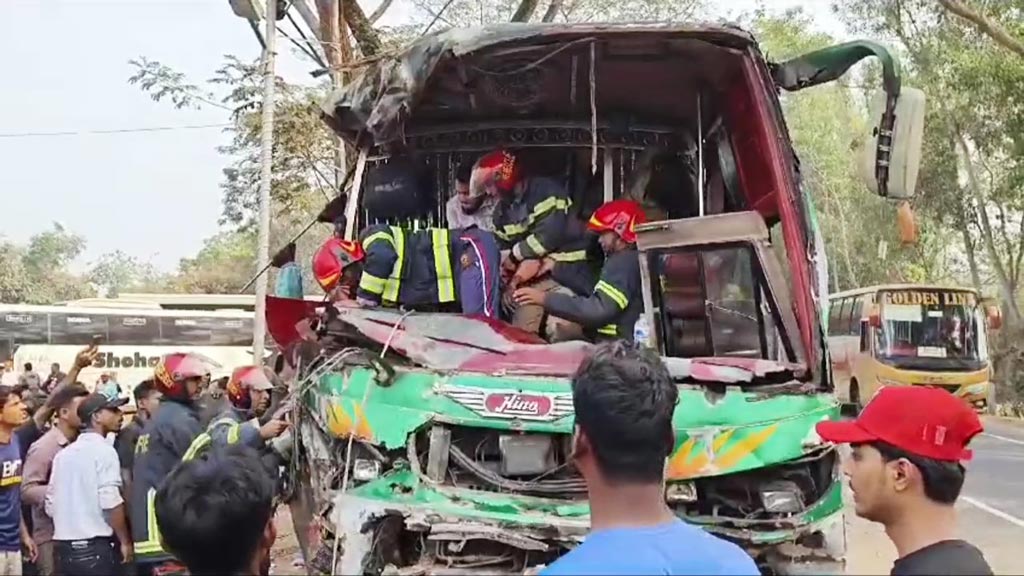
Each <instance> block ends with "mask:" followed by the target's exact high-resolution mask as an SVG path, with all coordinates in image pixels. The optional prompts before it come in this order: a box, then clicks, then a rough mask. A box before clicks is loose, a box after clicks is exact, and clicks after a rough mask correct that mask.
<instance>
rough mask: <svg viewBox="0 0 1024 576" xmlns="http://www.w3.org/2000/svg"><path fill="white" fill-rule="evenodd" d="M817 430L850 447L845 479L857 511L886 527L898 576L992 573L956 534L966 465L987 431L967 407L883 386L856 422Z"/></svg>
mask: <svg viewBox="0 0 1024 576" xmlns="http://www.w3.org/2000/svg"><path fill="white" fill-rule="evenodd" d="M817 431H818V435H820V436H821V437H822V438H823V439H824V440H827V441H829V442H835V443H842V444H849V445H850V448H851V454H850V457H849V458H847V459H846V460H845V461H844V463H843V474H844V475H845V476H846V477H847V479H848V480H849V482H850V488H851V490H852V491H853V501H854V505H855V511H856V512H857V515H858V516H861V517H863V518H866V519H868V520H872V521H874V522H878V523H879V524H882V525H883V526H884V527H885V532H886V534H888V536H889V539H890V540H892V542H893V544H894V545H895V546H896V552H897V554H898V558H897V560H896V562H895V564H893V567H892V571H891V573H892V574H893V575H912V574H954V575H956V574H992V569H991V568H990V567H989V565H988V563H987V562H986V561H985V557H984V556H983V555H982V553H981V551H980V550H978V549H977V548H975V547H974V546H972V545H971V544H969V543H967V542H965V541H963V540H959V539H957V538H956V537H955V536H954V534H955V532H956V512H955V511H954V509H953V504H954V503H955V502H956V499H957V497H958V496H959V495H960V489H961V488H962V487H963V484H964V472H965V470H964V467H963V464H961V462H964V461H966V460H970V458H971V451H970V450H968V449H967V444H968V442H970V440H971V438H973V437H974V436H975V435H977V434H978V433H979V432H981V431H982V426H981V422H980V421H979V420H978V416H977V415H976V414H975V413H974V411H973V410H972V409H971V408H970V407H968V406H967V404H966V403H964V402H963V401H962V400H961V399H959V398H956V397H954V396H953V395H952V394H950V393H948V392H946V391H944V390H939V389H937V388H926V387H922V386H891V387H885V388H882V389H880V390H879V392H878V393H877V394H876V395H875V396H874V398H872V399H871V401H870V402H869V403H868V405H867V406H865V407H864V410H863V411H862V412H861V414H860V416H859V417H858V418H857V419H856V420H854V421H849V422H819V423H818V425H817Z"/></svg>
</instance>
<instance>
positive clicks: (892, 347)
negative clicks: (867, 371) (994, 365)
mask: <svg viewBox="0 0 1024 576" xmlns="http://www.w3.org/2000/svg"><path fill="white" fill-rule="evenodd" d="M878 301H879V303H880V304H881V306H880V312H881V318H880V319H881V326H880V327H879V328H878V329H877V337H878V358H879V360H882V361H883V362H886V363H889V364H892V365H895V366H897V367H900V368H932V369H935V368H945V369H957V368H959V369H963V370H976V369H979V368H981V367H982V361H983V360H984V357H983V355H984V352H985V351H984V350H983V346H984V342H983V339H984V336H983V330H984V328H983V325H982V324H981V323H980V317H979V315H978V306H977V298H976V296H975V295H974V294H973V293H972V292H966V291H957V290H934V289H928V290H888V291H882V292H880V293H879V299H878Z"/></svg>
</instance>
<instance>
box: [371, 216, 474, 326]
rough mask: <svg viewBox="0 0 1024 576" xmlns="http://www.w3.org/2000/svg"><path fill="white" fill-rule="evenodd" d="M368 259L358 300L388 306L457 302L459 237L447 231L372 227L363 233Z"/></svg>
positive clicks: (381, 225)
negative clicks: (456, 258)
mask: <svg viewBox="0 0 1024 576" xmlns="http://www.w3.org/2000/svg"><path fill="white" fill-rule="evenodd" d="M359 239H360V242H361V243H362V245H363V250H364V251H365V253H366V259H365V260H364V261H363V272H362V275H361V277H360V279H359V287H358V290H357V296H359V297H360V298H364V299H366V300H370V301H373V302H378V303H384V304H388V305H396V304H401V305H406V306H414V305H417V304H445V303H448V302H454V301H455V300H456V289H455V276H454V273H453V269H454V266H453V262H454V261H455V259H454V257H453V254H454V253H455V252H456V251H457V250H456V248H455V247H453V244H452V242H453V240H455V237H454V236H453V234H452V232H451V231H449V230H448V229H445V228H431V229H427V230H416V231H412V230H405V229H403V228H399V227H397V226H387V225H383V224H378V225H374V226H369V227H367V228H366V229H364V230H363V231H362V233H361V234H360V235H359Z"/></svg>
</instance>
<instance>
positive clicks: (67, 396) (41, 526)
mask: <svg viewBox="0 0 1024 576" xmlns="http://www.w3.org/2000/svg"><path fill="white" fill-rule="evenodd" d="M88 395H89V391H88V390H86V389H85V386H82V385H80V384H69V385H67V386H64V387H63V388H61V389H60V390H57V392H56V393H54V394H53V396H51V397H50V401H49V404H50V406H52V407H53V408H55V409H56V410H57V420H56V422H55V423H54V425H53V426H51V427H50V430H49V431H47V432H46V433H45V434H43V437H42V438H40V439H39V441H37V442H35V443H34V444H32V446H31V447H30V448H29V449H28V456H27V457H26V458H25V474H24V481H23V483H22V485H21V499H22V501H23V502H24V503H25V504H27V505H28V506H30V508H31V514H32V539H33V540H34V541H35V543H36V546H37V547H38V548H39V559H38V561H37V568H38V569H39V573H40V574H42V575H43V576H50V575H52V574H55V573H56V567H55V564H54V560H53V521H52V520H51V519H50V516H49V515H47V514H46V509H45V507H44V502H45V500H46V487H47V485H48V484H49V482H50V471H51V469H52V467H53V460H54V458H56V456H57V453H58V452H60V451H61V450H63V449H64V447H65V446H67V445H68V444H69V443H70V442H74V441H75V438H77V437H78V432H79V430H80V429H81V427H82V421H81V420H80V419H79V418H78V405H79V404H80V403H81V402H82V400H83V399H84V398H85V397H86V396H88Z"/></svg>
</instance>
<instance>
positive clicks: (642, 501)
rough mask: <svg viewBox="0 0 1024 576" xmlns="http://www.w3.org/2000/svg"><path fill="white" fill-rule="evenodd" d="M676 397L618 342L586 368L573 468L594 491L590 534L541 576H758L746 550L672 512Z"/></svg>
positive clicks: (577, 400)
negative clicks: (668, 497)
mask: <svg viewBox="0 0 1024 576" xmlns="http://www.w3.org/2000/svg"><path fill="white" fill-rule="evenodd" d="M678 394H679V392H678V390H677V389H676V385H675V383H674V382H673V381H672V377H671V376H670V375H669V373H668V369H666V368H665V365H664V364H663V363H662V361H661V358H659V357H658V355H657V354H656V353H655V352H654V351H652V350H650V349H648V348H641V347H637V346H636V345H634V344H631V343H628V342H625V341H616V342H611V343H607V344H603V345H601V346H598V347H596V348H595V349H594V351H593V352H592V353H591V354H590V356H588V357H587V358H586V359H584V360H583V362H582V363H581V364H580V367H579V369H578V370H577V372H576V375H575V376H574V377H573V381H572V396H573V398H572V400H573V408H574V409H575V411H576V430H575V433H574V435H573V460H574V462H575V464H576V468H577V469H578V470H579V471H580V473H581V474H582V475H583V478H584V479H585V480H586V482H587V492H588V499H589V501H590V525H591V533H590V535H589V536H587V539H586V540H585V541H584V542H583V543H582V544H580V545H579V546H578V547H577V548H576V549H574V550H572V551H571V552H569V553H568V554H566V555H565V556H563V557H562V558H559V559H558V560H557V561H556V562H555V563H553V564H551V566H548V567H547V568H546V569H544V571H542V572H541V574H543V575H556V574H746V575H757V574H760V572H759V571H758V570H757V567H756V566H755V565H754V561H753V560H752V559H751V558H750V556H748V555H747V554H746V553H745V552H744V551H743V550H741V549H740V548H739V547H738V546H736V545H735V544H732V543H729V542H726V541H725V540H721V539H719V538H718V537H716V536H713V535H711V534H709V533H707V532H705V531H703V530H701V529H700V528H697V527H695V526H691V525H689V524H686V523H685V522H683V521H682V520H680V519H679V518H677V517H676V515H675V514H674V513H673V512H672V510H671V509H670V508H669V507H668V505H666V504H665V480H664V473H665V459H666V458H668V456H669V454H670V453H671V452H672V448H673V446H674V445H675V435H674V433H673V428H672V414H673V412H674V410H675V406H676V401H677V400H678Z"/></svg>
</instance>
